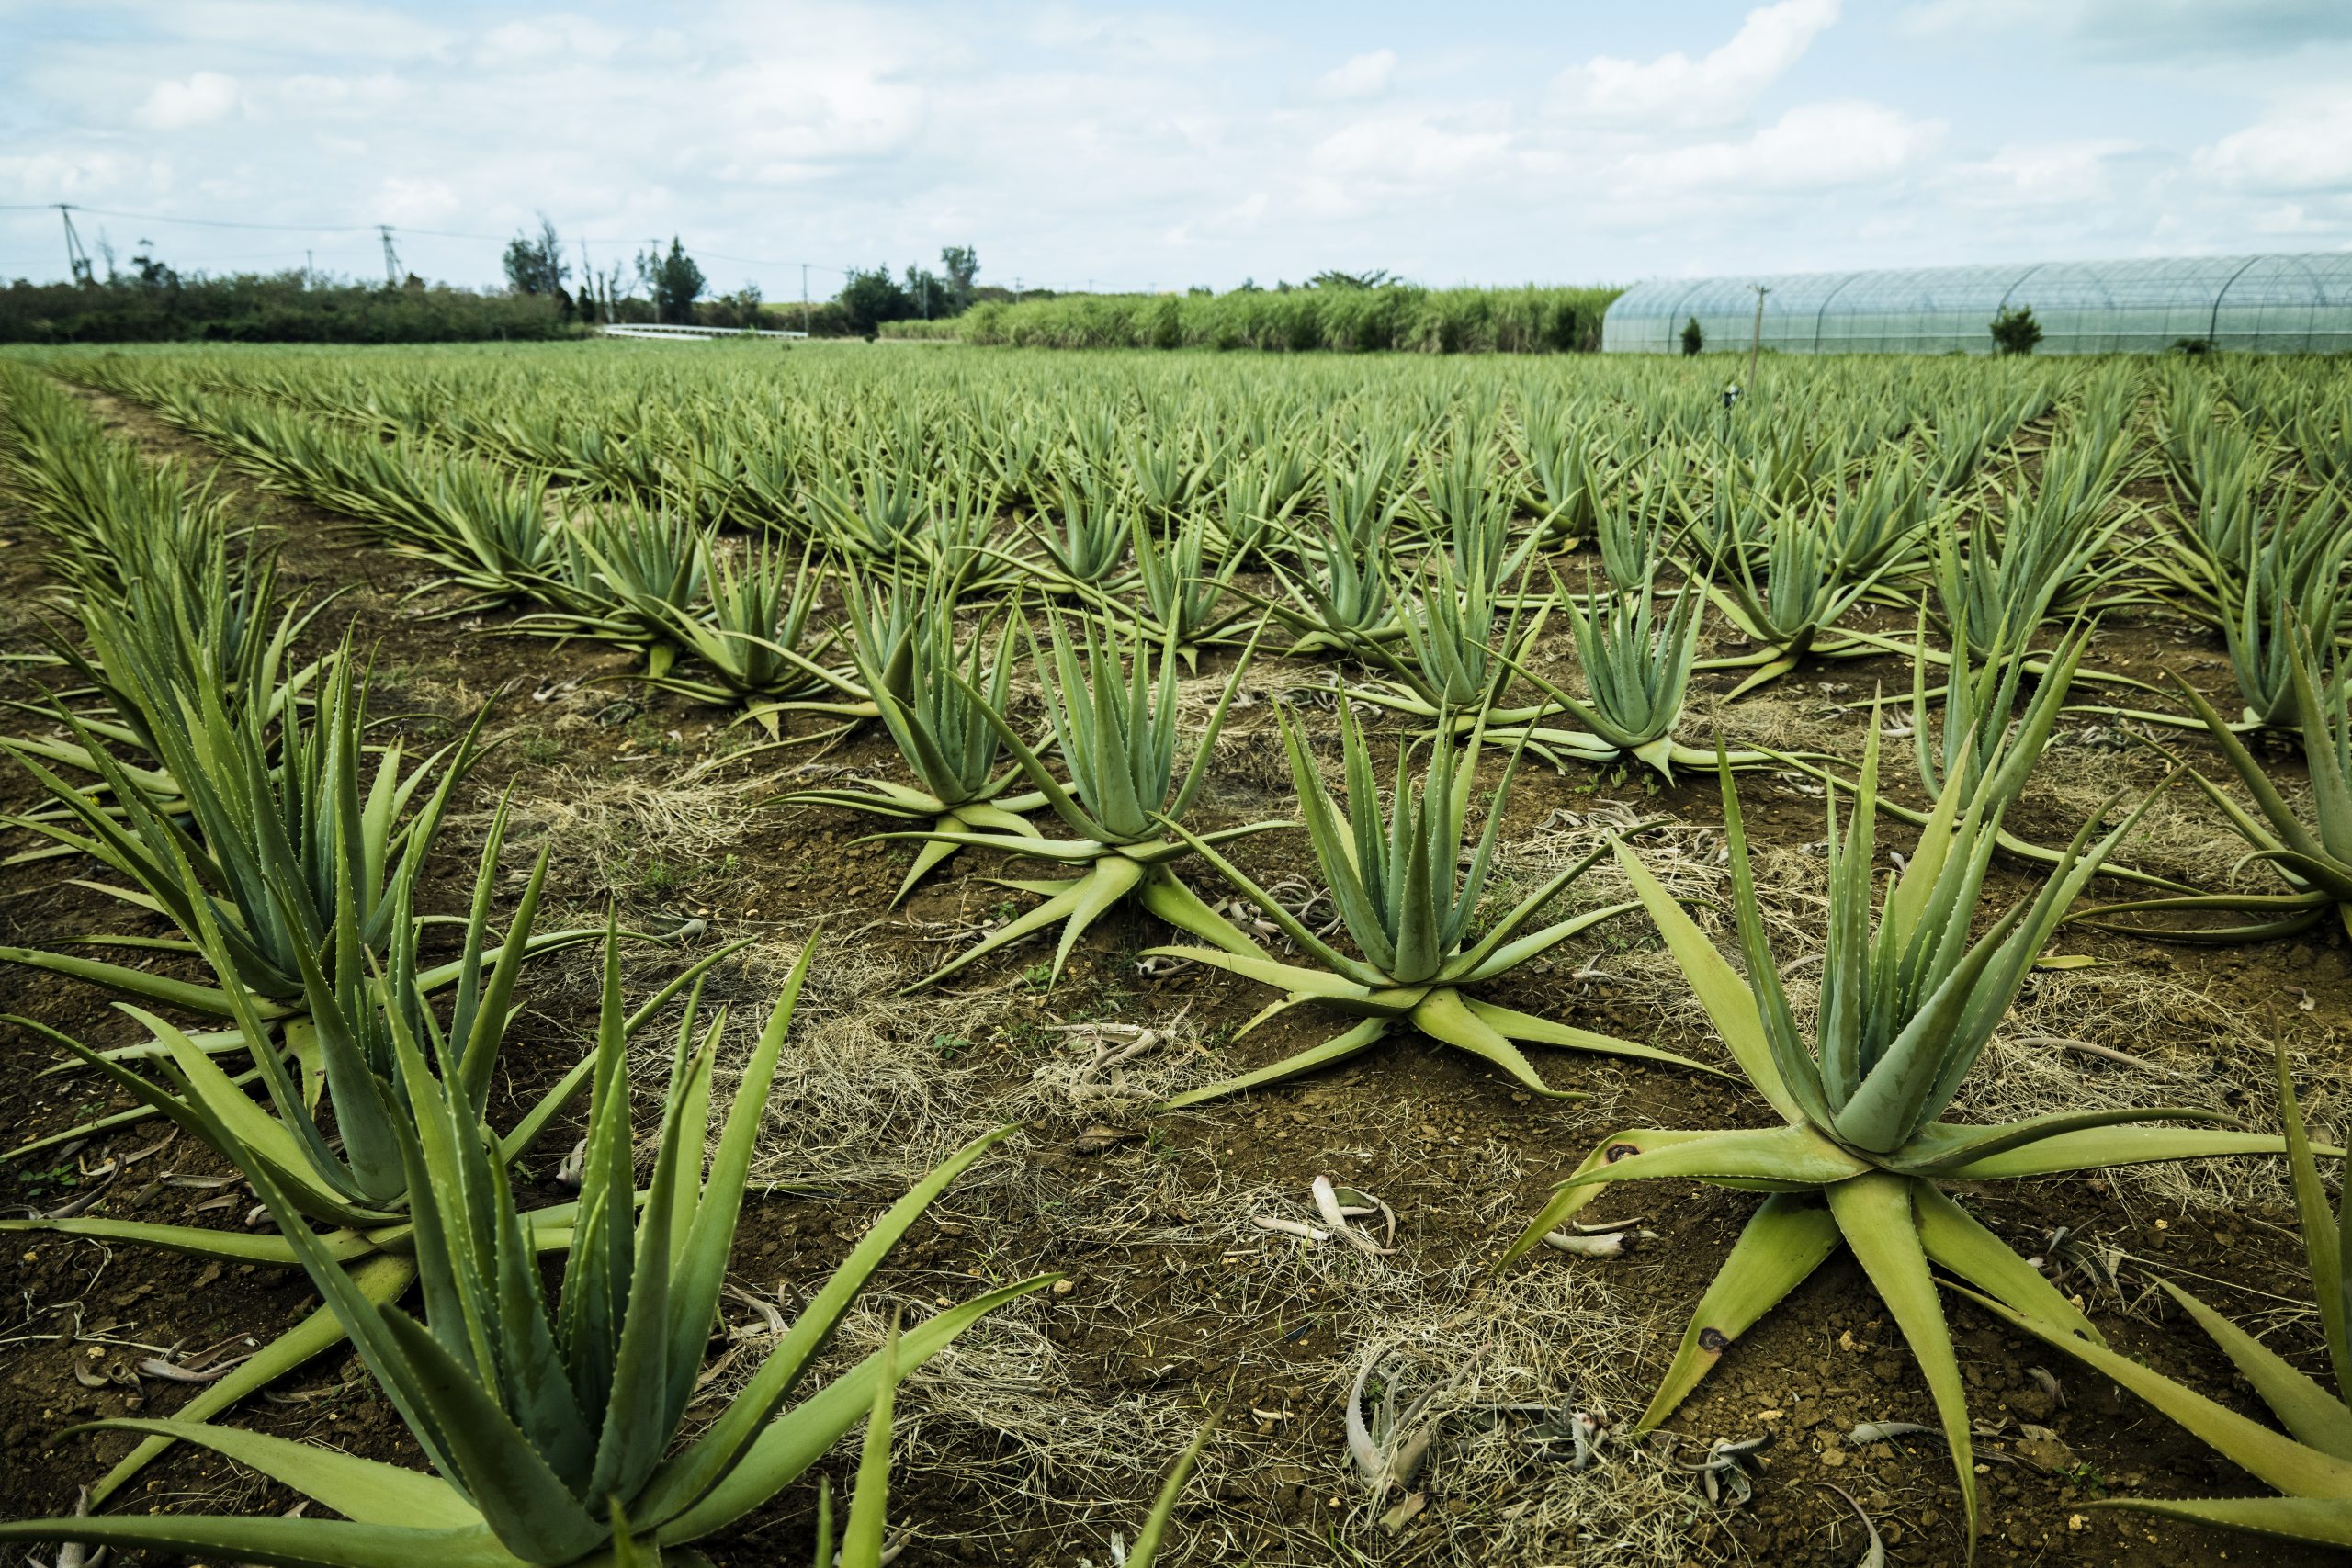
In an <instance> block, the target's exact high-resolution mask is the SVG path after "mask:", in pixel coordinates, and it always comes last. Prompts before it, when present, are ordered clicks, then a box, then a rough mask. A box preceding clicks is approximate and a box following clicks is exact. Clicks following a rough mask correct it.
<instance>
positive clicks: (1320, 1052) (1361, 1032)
mask: <svg viewBox="0 0 2352 1568" xmlns="http://www.w3.org/2000/svg"><path fill="white" fill-rule="evenodd" d="M1388 1028H1389V1020H1387V1019H1385V1018H1368V1019H1365V1020H1364V1021H1363V1022H1362V1023H1359V1024H1357V1025H1356V1026H1355V1027H1354V1028H1353V1029H1351V1030H1348V1031H1346V1032H1343V1033H1340V1034H1335V1035H1333V1036H1332V1037H1331V1038H1330V1039H1329V1040H1326V1041H1325V1042H1323V1043H1321V1044H1320V1045H1315V1046H1310V1047H1309V1048H1307V1049H1306V1050H1304V1051H1301V1052H1299V1053H1297V1054H1296V1055H1290V1056H1285V1057H1283V1059H1282V1060H1281V1061H1279V1062H1276V1063H1275V1064H1274V1065H1273V1066H1270V1067H1260V1068H1258V1069H1257V1070H1256V1071H1254V1072H1248V1073H1243V1074H1241V1075H1240V1076H1239V1077H1230V1078H1225V1079H1222V1080H1221V1081H1219V1082H1216V1083H1213V1084H1210V1085H1209V1086H1208V1087H1207V1088H1205V1089H1187V1090H1185V1091H1184V1092H1183V1093H1182V1094H1179V1095H1175V1096H1173V1097H1171V1098H1170V1099H1169V1100H1166V1101H1165V1102H1163V1103H1162V1104H1161V1106H1160V1109H1161V1110H1162V1111H1178V1110H1182V1108H1183V1107H1185V1106H1187V1105H1198V1104H1200V1103H1202V1102H1203V1101H1204V1100H1222V1099H1223V1098H1224V1097H1225V1096H1227V1095H1228V1094H1239V1093H1241V1092H1242V1091H1243V1090H1245V1089H1263V1088H1265V1087H1266V1086H1267V1085H1269V1084H1277V1083H1283V1082H1284V1081H1286V1080H1288V1079H1291V1078H1295V1077H1301V1076H1303V1075H1305V1074H1307V1073H1311V1072H1313V1071H1315V1070H1316V1069H1317V1067H1328V1066H1330V1065H1331V1064H1332V1063H1334V1062H1343V1061H1345V1060H1347V1059H1348V1058H1349V1057H1350V1056H1352V1055H1356V1054H1357V1053H1358V1052H1360V1051H1363V1050H1365V1049H1367V1048H1369V1047H1370V1046H1371V1045H1373V1044H1374V1043H1376V1042H1377V1041H1378V1040H1379V1039H1380V1038H1381V1037H1382V1036H1383V1035H1385V1034H1386V1033H1387V1032H1388Z"/></svg>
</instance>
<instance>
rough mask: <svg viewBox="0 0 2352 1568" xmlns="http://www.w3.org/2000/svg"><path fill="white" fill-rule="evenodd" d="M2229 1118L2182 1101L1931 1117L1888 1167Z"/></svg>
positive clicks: (1930, 1171)
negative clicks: (1974, 1119)
mask: <svg viewBox="0 0 2352 1568" xmlns="http://www.w3.org/2000/svg"><path fill="white" fill-rule="evenodd" d="M2228 1120H2230V1118H2229V1117H2228V1116H2226V1115H2224V1114H2223V1113H2222V1112H2221V1111H2197V1110H2191V1109H2188V1108H2185V1107H2179V1106H2149V1107H2141V1106H2127V1107H2122V1108H2120V1109H2115V1110H2099V1111H2052V1112H2051V1113H2049V1114H2048V1115H2044V1116H2030V1117H2027V1118H2026V1119H2025V1120H2023V1121H2021V1122H2000V1123H1998V1124H1996V1125H1994V1126H1989V1127H1971V1126H1962V1125H1959V1124H1957V1123H1954V1122H1929V1123H1928V1125H1926V1126H1924V1127H1922V1128H1920V1129H1919V1130H1918V1131H1917V1133H1914V1134H1912V1135H1911V1138H1910V1140H1909V1141H1908V1142H1907V1143H1905V1145H1903V1148H1902V1151H1901V1152H1900V1153H1899V1154H1898V1155H1896V1156H1894V1157H1892V1158H1890V1159H1889V1160H1888V1161H1887V1168H1889V1169H1891V1170H1900V1171H1905V1172H1907V1173H1909V1174H1912V1175H1916V1176H1940V1175H1944V1174H1947V1173H1949V1172H1951V1171H1953V1170H1957V1169H1959V1168H1961V1167H1962V1166H1965V1165H1973V1164H1975V1163H1977V1162H1979V1161H1982V1160H1988V1159H1991V1158H1992V1157H1993V1156H1996V1155H2000V1154H2006V1153H2007V1152H2008V1151H2009V1150H2012V1149H2018V1148H2024V1147H2026V1146H2028V1145H2032V1144H2035V1143H2039V1142H2041V1141H2042V1140H2044V1139H2047V1138H2055V1137H2061V1136H2064V1135H2065V1134H2070V1133H2080V1132H2087V1131H2091V1130H2094V1129H2097V1128H2101V1127H2114V1126H2120V1125H2127V1124H2130V1123H2133V1122H2226V1121H2228Z"/></svg>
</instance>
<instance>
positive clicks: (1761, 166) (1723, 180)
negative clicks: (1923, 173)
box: [1622, 100, 1945, 196]
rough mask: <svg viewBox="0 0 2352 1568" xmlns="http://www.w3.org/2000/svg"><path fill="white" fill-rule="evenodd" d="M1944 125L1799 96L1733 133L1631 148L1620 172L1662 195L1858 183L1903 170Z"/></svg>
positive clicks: (1634, 184) (1626, 180) (1933, 141)
mask: <svg viewBox="0 0 2352 1568" xmlns="http://www.w3.org/2000/svg"><path fill="white" fill-rule="evenodd" d="M1944 131H1945V127H1944V125H1943V123H1942V122H1941V121H1939V120H1917V119H1912V118H1909V117H1908V116H1906V115H1905V114H1904V113H1903V112H1902V111H1900V110H1898V109H1892V108H1889V107H1886V106H1885V105H1883V104H1872V103H1864V102H1860V101H1858V100H1845V101H1838V102H1830V103H1818V104H1800V105H1798V106H1797V107H1794V108H1792V109H1791V110H1789V111H1788V113H1786V114H1784V115H1782V116H1781V118H1779V119H1777V120H1774V121H1773V122H1772V123H1771V124H1770V125H1768V126H1765V127H1763V128H1762V129H1760V130H1757V131H1755V132H1754V133H1753V134H1751V135H1749V136H1747V137H1745V138H1743V139H1741V140H1738V141H1699V142H1692V143H1691V144H1689V145H1687V146H1680V147H1669V148H1665V149H1662V150H1658V151H1652V152H1635V153H1633V154H1631V155H1629V156H1628V157H1627V158H1626V159H1625V160H1624V161H1623V165H1622V175H1623V183H1624V184H1625V185H1627V186H1630V187H1631V188H1632V189H1634V190H1648V191H1653V192H1656V193H1657V194H1658V195H1660V196H1668V195H1673V194H1681V193H1689V192H1694V191H1736V190H1757V189H1777V190H1805V189H1821V188H1827V187H1834V186H1854V185H1861V184H1866V183H1874V182H1878V181H1883V180H1889V179H1893V178H1894V177H1896V176H1898V175H1902V174H1904V173H1905V172H1906V171H1908V170H1909V169H1911V168H1912V167H1914V166H1915V165H1916V164H1918V163H1919V162H1920V161H1921V160H1922V159H1923V157H1924V156H1925V155H1926V154H1927V153H1928V152H1930V151H1931V150H1932V149H1933V148H1934V147H1935V146H1936V144H1937V143H1938V142H1939V141H1941V140H1942V139H1943V135H1944Z"/></svg>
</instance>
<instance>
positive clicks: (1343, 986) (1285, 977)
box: [1144, 947, 1368, 1000]
mask: <svg viewBox="0 0 2352 1568" xmlns="http://www.w3.org/2000/svg"><path fill="white" fill-rule="evenodd" d="M1144 956H1145V957H1147V958H1182V959H1186V960H1189V961H1190V962H1192V963H1194V964H1207V965H1208V966H1209V967H1210V968H1212V969H1222V970H1224V971H1226V972H1227V974H1230V975H1238V976H1241V977H1242V978H1244V979H1247V980H1255V981H1257V982H1258V983H1259V984H1260V985H1261V986H1273V987H1278V988H1280V989H1282V990H1285V991H1294V992H1296V993H1298V994H1300V995H1301V996H1304V997H1307V998H1314V999H1316V1000H1335V999H1340V998H1357V999H1360V998H1363V997H1364V996H1365V995H1367V994H1368V992H1367V987H1363V986H1361V985H1358V984H1357V983H1356V982H1355V981H1353V980H1343V979H1341V978H1340V976H1337V975H1330V974H1326V973H1325V972H1324V971H1322V970H1320V969H1302V968H1300V967H1299V966H1298V965H1296V964H1279V963H1276V962H1275V961H1274V960H1273V959H1271V958H1266V957H1263V956H1260V957H1245V956H1244V955H1242V954H1240V953H1227V952H1225V951H1224V950H1222V949H1220V948H1214V947H1148V948H1146V949H1144Z"/></svg>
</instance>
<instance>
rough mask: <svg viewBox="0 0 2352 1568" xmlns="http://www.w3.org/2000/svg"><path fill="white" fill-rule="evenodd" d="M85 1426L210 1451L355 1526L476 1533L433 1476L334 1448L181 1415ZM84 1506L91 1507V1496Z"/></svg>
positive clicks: (462, 1507)
mask: <svg viewBox="0 0 2352 1568" xmlns="http://www.w3.org/2000/svg"><path fill="white" fill-rule="evenodd" d="M91 1426H92V1428H93V1429H103V1430H106V1431H114V1432H141V1433H145V1434H146V1435H148V1436H149V1437H151V1438H161V1439H163V1442H161V1443H158V1444H156V1445H155V1446H156V1447H157V1448H159V1449H160V1448H161V1447H163V1445H164V1443H170V1442H175V1441H177V1442H189V1443H195V1444H198V1446H200V1447H203V1448H208V1449H210V1450H212V1451H213V1452H215V1453H218V1454H220V1455H223V1456H225V1457H226V1458H229V1459H232V1460H234V1461H237V1462H238V1463H239V1464H241V1465H243V1466H244V1467H245V1468H246V1469H247V1470H253V1471H258V1472H261V1473H262V1474H264V1475H266V1476H268V1477H269V1478H270V1479H271V1480H272V1481H276V1482H279V1483H282V1484H284V1485H287V1486H289V1487H291V1488H293V1489H294V1491H296V1492H297V1493H300V1495H303V1496H305V1497H308V1498H311V1500H312V1501H314V1502H318V1503H322V1504H324V1505H325V1506H327V1507H330V1508H333V1509H334V1511H335V1512H336V1513H338V1514H341V1515H343V1516H344V1517H346V1518H348V1519H350V1520H351V1521H352V1522H353V1523H355V1524H363V1525H402V1526H405V1527H406V1528H408V1529H419V1530H462V1529H481V1524H482V1518H481V1514H480V1513H479V1512H477V1511H476V1510H475V1509H474V1507H473V1506H472V1505H471V1504H469V1503H468V1502H467V1501H466V1499H465V1497H464V1496H463V1495H461V1494H459V1493H458V1490H457V1488H455V1487H453V1486H451V1485H450V1484H449V1483H447V1481H444V1480H442V1479H441V1478H440V1477H439V1476H437V1475H430V1474H427V1473H425V1472H423V1471H418V1470H404V1469H402V1468H401V1467H400V1466H399V1465H395V1464H385V1463H383V1462H381V1461H377V1460H370V1459H361V1458H359V1457H358V1456H357V1455H356V1454H347V1453H345V1452H344V1451H343V1450H340V1449H329V1448H321V1447H320V1446H319V1445H317V1444H315V1443H298V1442H295V1441H293V1440H292V1439H291V1438H274V1437H270V1436H268V1435H267V1434H266V1433H261V1432H247V1431H243V1430H240V1429H239V1428H237V1427H215V1426H213V1425H211V1424H210V1423H209V1422H205V1421H200V1420H197V1419H194V1418H192V1417H190V1416H187V1415H185V1414H183V1415H181V1416H177V1417H175V1418H171V1419H166V1420H141V1419H132V1418H125V1419H120V1420H112V1421H98V1422H93V1423H92V1424H91ZM90 1500H91V1501H92V1502H93V1503H96V1501H98V1498H97V1495H96V1493H95V1492H94V1493H93V1494H92V1496H91V1499H90Z"/></svg>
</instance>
